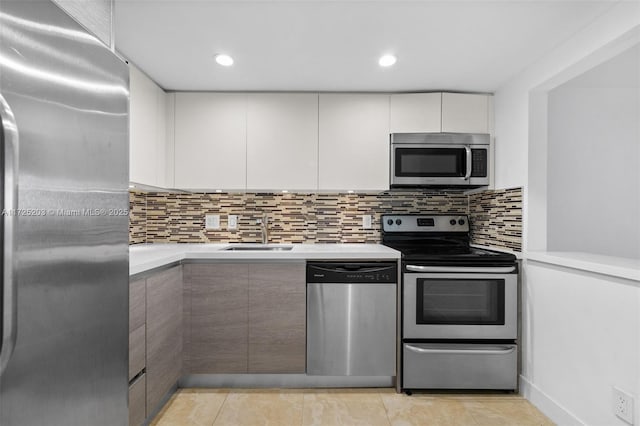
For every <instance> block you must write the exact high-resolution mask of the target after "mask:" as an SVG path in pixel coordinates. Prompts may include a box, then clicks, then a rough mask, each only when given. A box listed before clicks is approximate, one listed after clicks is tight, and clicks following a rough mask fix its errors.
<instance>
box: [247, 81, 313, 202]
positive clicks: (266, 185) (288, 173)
mask: <svg viewBox="0 0 640 426" xmlns="http://www.w3.org/2000/svg"><path fill="white" fill-rule="evenodd" d="M317 188H318V95H317V94H306V93H305V94H301V93H293V94H291V93H287V94H273V93H268V94H262V93H261V94H250V95H249V98H248V110H247V189H249V190H316V189H317Z"/></svg>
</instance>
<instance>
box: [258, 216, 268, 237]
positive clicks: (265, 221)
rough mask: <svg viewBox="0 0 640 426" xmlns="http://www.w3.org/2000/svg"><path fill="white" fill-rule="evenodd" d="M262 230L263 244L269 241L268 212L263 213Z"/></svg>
mask: <svg viewBox="0 0 640 426" xmlns="http://www.w3.org/2000/svg"><path fill="white" fill-rule="evenodd" d="M260 231H261V232H262V244H267V243H268V242H269V216H267V214H266V213H264V214H263V215H262V220H261V221H260Z"/></svg>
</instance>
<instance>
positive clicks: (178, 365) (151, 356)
mask: <svg viewBox="0 0 640 426" xmlns="http://www.w3.org/2000/svg"><path fill="white" fill-rule="evenodd" d="M146 290H147V322H146V327H147V373H146V379H147V380H146V387H147V389H146V394H147V415H149V414H151V413H152V412H153V410H154V409H156V408H157V406H158V404H159V403H160V401H161V400H162V398H163V397H164V396H165V395H166V394H167V392H168V391H169V390H170V389H171V387H172V386H173V385H175V384H176V382H177V381H178V379H179V378H180V376H181V375H182V267H181V266H176V267H174V268H171V269H168V270H166V271H163V272H160V273H158V274H155V275H152V276H150V277H149V278H147V280H146Z"/></svg>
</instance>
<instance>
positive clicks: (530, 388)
mask: <svg viewBox="0 0 640 426" xmlns="http://www.w3.org/2000/svg"><path fill="white" fill-rule="evenodd" d="M520 394H521V395H522V396H523V397H525V398H526V399H527V400H529V402H531V403H532V404H533V405H535V406H536V407H537V408H538V410H540V411H542V413H543V414H544V415H545V416H547V417H549V418H550V419H551V420H552V421H553V422H554V423H556V424H558V425H560V426H585V425H586V423H585V422H583V421H582V420H580V419H579V418H578V417H577V416H576V415H575V414H573V413H572V412H570V411H569V410H567V409H566V408H564V407H563V406H562V405H560V404H559V403H558V402H557V401H555V400H554V399H553V398H551V397H550V396H549V395H547V394H546V393H544V392H543V391H541V390H540V389H539V388H538V387H537V386H536V385H534V384H533V383H531V382H530V381H529V380H527V378H526V377H523V376H520Z"/></svg>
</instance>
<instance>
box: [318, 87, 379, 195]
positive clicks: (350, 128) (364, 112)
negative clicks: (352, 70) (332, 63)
mask: <svg viewBox="0 0 640 426" xmlns="http://www.w3.org/2000/svg"><path fill="white" fill-rule="evenodd" d="M319 117H320V120H319V141H318V144H319V166H318V167H319V189H321V190H337V191H346V190H356V191H357V190H360V191H384V190H387V189H389V95H368V94H360V95H354V94H321V95H320V101H319Z"/></svg>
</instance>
